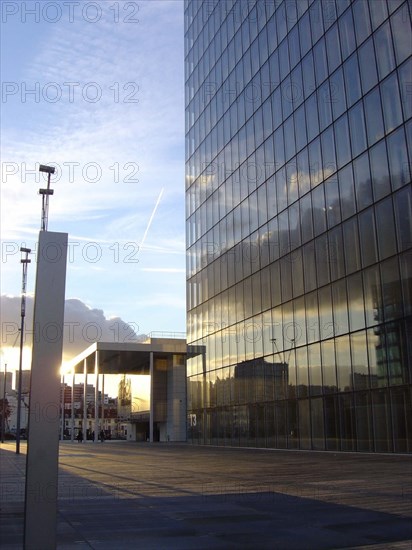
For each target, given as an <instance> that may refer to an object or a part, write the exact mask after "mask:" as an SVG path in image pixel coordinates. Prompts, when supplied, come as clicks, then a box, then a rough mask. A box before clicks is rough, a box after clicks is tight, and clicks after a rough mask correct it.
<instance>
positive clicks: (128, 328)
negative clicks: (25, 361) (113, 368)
mask: <svg viewBox="0 0 412 550" xmlns="http://www.w3.org/2000/svg"><path fill="white" fill-rule="evenodd" d="M33 305H34V299H33V297H31V296H27V298H26V317H25V338H24V343H25V345H27V346H30V345H31V344H32V340H33ZM20 312H21V298H20V297H17V296H6V295H2V296H1V345H2V347H3V346H4V347H12V346H14V345H16V346H18V345H19V329H20V320H21V317H20V315H21V313H20ZM51 330H53V329H51ZM138 330H139V327H138V326H137V325H134V324H133V323H126V322H125V321H123V320H122V319H121V318H120V317H115V318H111V319H108V318H107V317H106V316H105V314H104V311H103V310H101V309H91V308H90V307H88V306H87V305H86V304H85V303H84V302H82V301H81V300H78V299H74V298H71V299H68V300H66V303H65V313H64V343H63V355H64V357H65V359H69V358H71V357H74V356H75V355H77V354H78V353H80V352H81V351H83V350H84V349H85V348H87V347H88V346H90V345H91V344H93V343H94V342H96V341H100V342H120V343H123V342H141V341H143V340H145V338H146V336H145V335H142V334H140V335H139V334H137V331H138Z"/></svg>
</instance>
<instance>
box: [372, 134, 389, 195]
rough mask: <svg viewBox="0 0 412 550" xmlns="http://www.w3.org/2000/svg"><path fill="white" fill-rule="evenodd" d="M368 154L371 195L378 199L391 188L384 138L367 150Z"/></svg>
mask: <svg viewBox="0 0 412 550" xmlns="http://www.w3.org/2000/svg"><path fill="white" fill-rule="evenodd" d="M369 156H370V165H371V176H372V190H373V196H374V198H375V200H378V199H381V198H382V197H384V196H385V195H387V194H388V193H390V190H391V184H390V180H389V167H388V155H387V153H386V143H385V140H382V141H380V142H379V143H377V144H376V145H375V146H374V147H372V149H370V150H369Z"/></svg>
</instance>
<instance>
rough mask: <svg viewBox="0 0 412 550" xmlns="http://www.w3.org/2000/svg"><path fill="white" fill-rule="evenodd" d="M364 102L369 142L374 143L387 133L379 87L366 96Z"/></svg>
mask: <svg viewBox="0 0 412 550" xmlns="http://www.w3.org/2000/svg"><path fill="white" fill-rule="evenodd" d="M363 104H364V109H365V115H366V127H367V131H368V144H369V145H373V144H374V143H376V142H377V141H378V140H380V139H381V138H382V137H383V136H384V135H385V131H384V128H383V118H382V107H381V98H380V93H379V87H377V88H375V89H374V90H372V92H370V93H369V94H368V95H367V96H366V97H365V98H364V100H363Z"/></svg>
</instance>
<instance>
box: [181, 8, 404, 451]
mask: <svg viewBox="0 0 412 550" xmlns="http://www.w3.org/2000/svg"><path fill="white" fill-rule="evenodd" d="M411 9H412V8H411V6H410V5H409V2H408V1H407V0H405V1H404V0H370V1H368V0H354V1H351V0H314V1H313V0H258V1H250V0H249V1H246V0H240V1H237V0H225V1H223V2H221V1H218V0H204V1H199V0H186V2H185V71H186V198H187V200H186V215H187V252H188V254H187V262H188V266H187V304H188V305H187V309H188V344H189V359H188V372H187V376H188V409H189V410H188V439H189V441H191V442H193V443H196V444H197V443H198V444H213V445H232V446H251V447H273V448H294V449H296V448H299V449H326V450H333V451H376V452H402V453H404V452H411V451H412V410H411V399H412V366H411V365H412V189H411V162H412V153H411V151H412V120H411V115H412V61H411V54H412V48H411V36H412V34H411Z"/></svg>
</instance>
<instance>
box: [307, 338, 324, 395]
mask: <svg viewBox="0 0 412 550" xmlns="http://www.w3.org/2000/svg"><path fill="white" fill-rule="evenodd" d="M308 359H309V383H310V394H311V395H322V393H323V392H322V367H321V360H320V344H312V345H310V346H308Z"/></svg>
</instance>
